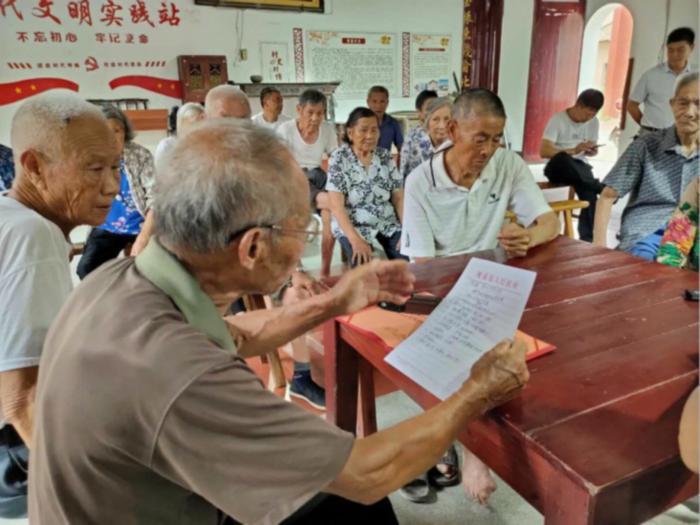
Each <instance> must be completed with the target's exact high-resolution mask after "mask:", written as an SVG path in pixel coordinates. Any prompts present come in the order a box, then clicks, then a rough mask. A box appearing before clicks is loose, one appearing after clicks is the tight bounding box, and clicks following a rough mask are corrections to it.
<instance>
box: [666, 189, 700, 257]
mask: <svg viewBox="0 0 700 525" xmlns="http://www.w3.org/2000/svg"><path fill="white" fill-rule="evenodd" d="M698 184H699V183H698V177H695V178H694V179H693V180H692V181H691V182H690V183H689V184H688V187H687V188H686V190H685V193H683V196H682V197H681V202H680V204H679V205H678V207H677V208H676V210H675V211H674V212H673V215H671V219H670V220H669V222H668V226H667V227H666V231H665V232H664V236H663V237H662V239H661V245H660V246H659V251H658V252H657V255H656V260H657V261H658V262H660V263H662V264H668V265H669V266H675V267H677V268H687V269H690V270H695V271H698V252H699V251H700V247H699V246H700V243H699V242H698V191H699V190H700V187H699V186H698Z"/></svg>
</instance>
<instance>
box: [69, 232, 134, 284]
mask: <svg viewBox="0 0 700 525" xmlns="http://www.w3.org/2000/svg"><path fill="white" fill-rule="evenodd" d="M135 240H136V235H126V234H120V233H111V232H108V231H105V230H101V229H99V228H93V230H92V231H91V232H90V235H89V236H88V238H87V241H86V242H85V249H84V251H83V255H82V257H81V258H80V262H79V263H78V277H80V279H85V276H86V275H87V274H89V273H90V272H91V271H93V270H94V269H95V268H98V267H99V266H101V265H102V264H104V263H106V262H107V261H110V260H112V259H114V258H115V257H116V256H117V255H119V252H121V251H122V250H123V249H124V248H126V247H127V246H128V245H129V244H132V243H133V242H134V241H135Z"/></svg>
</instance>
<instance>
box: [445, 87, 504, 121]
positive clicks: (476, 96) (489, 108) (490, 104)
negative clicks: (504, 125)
mask: <svg viewBox="0 0 700 525" xmlns="http://www.w3.org/2000/svg"><path fill="white" fill-rule="evenodd" d="M484 114H486V115H493V116H496V117H500V118H506V108H505V107H504V106H503V102H502V101H501V99H500V98H499V97H498V95H496V93H494V92H493V91H490V90H488V89H484V88H469V89H465V90H464V91H462V94H461V95H460V96H458V97H457V98H456V99H455V101H454V104H453V105H452V118H453V119H455V120H463V119H466V118H468V117H470V116H471V115H484Z"/></svg>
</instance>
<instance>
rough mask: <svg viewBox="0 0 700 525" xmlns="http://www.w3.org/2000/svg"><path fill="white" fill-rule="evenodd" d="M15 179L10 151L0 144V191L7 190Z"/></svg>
mask: <svg viewBox="0 0 700 525" xmlns="http://www.w3.org/2000/svg"><path fill="white" fill-rule="evenodd" d="M14 179H15V164H14V161H13V159H12V149H10V148H8V147H7V146H3V145H2V144H0V191H6V190H9V189H10V187H11V186H12V181H13V180H14Z"/></svg>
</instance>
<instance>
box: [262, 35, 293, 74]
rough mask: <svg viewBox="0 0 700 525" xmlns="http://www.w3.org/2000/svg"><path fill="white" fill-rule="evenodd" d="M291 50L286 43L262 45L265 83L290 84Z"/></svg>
mask: <svg viewBox="0 0 700 525" xmlns="http://www.w3.org/2000/svg"><path fill="white" fill-rule="evenodd" d="M288 53H289V50H288V48H287V44H286V43H284V42H261V43H260V66H261V71H262V76H263V81H265V82H290V81H291V79H292V75H291V72H290V70H289V66H290V63H289V54H288Z"/></svg>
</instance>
